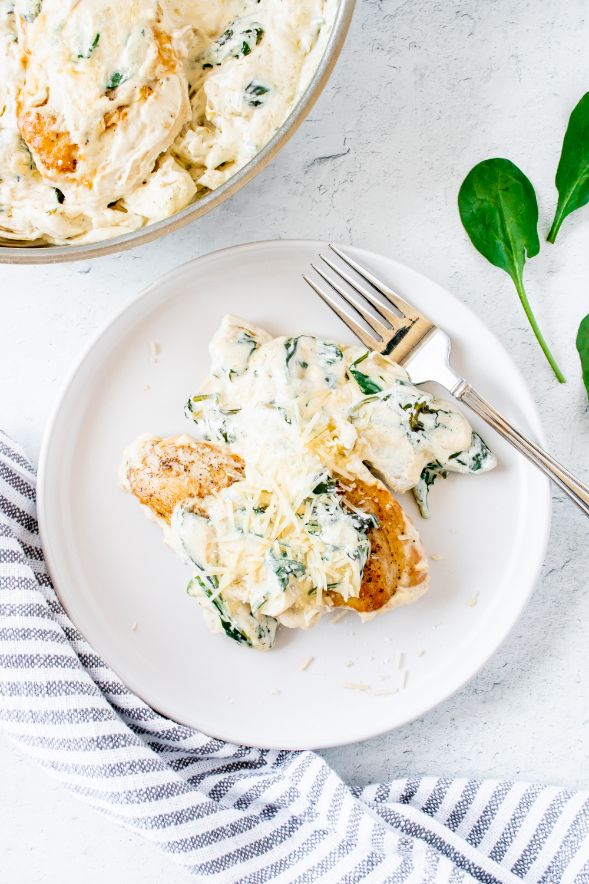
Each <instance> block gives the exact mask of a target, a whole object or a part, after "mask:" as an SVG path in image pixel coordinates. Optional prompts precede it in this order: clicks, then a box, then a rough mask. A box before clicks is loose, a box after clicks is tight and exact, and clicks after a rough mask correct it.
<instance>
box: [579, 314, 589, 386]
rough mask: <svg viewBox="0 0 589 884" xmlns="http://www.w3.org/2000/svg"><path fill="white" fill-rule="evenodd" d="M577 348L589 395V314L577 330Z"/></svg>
mask: <svg viewBox="0 0 589 884" xmlns="http://www.w3.org/2000/svg"><path fill="white" fill-rule="evenodd" d="M577 350H578V352H579V359H580V360H581V368H582V370H583V383H584V384H585V389H586V390H587V395H588V396H589V315H587V316H586V317H585V319H583V320H581V325H580V326H579V331H578V332H577Z"/></svg>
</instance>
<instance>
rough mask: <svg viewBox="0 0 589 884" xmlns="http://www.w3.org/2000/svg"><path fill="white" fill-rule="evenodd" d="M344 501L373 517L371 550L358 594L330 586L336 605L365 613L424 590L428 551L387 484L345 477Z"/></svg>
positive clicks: (415, 596) (391, 605)
mask: <svg viewBox="0 0 589 884" xmlns="http://www.w3.org/2000/svg"><path fill="white" fill-rule="evenodd" d="M342 493H343V498H344V503H348V504H349V505H350V506H351V508H352V509H354V510H361V511H362V512H363V513H369V514H372V515H374V516H375V517H376V520H377V522H378V525H377V527H373V528H371V529H370V530H369V531H368V538H369V540H370V555H369V557H368V560H367V562H366V565H365V568H364V574H363V576H362V586H361V589H360V596H359V597H356V598H354V597H351V598H349V599H347V600H345V599H343V598H342V596H341V595H338V593H336V592H333V591H331V592H330V593H329V596H330V598H331V600H332V602H333V604H334V605H335V606H336V607H347V608H353V609H354V611H357V613H358V614H361V615H363V617H364V619H368V618H369V617H370V616H371V615H373V614H375V613H376V612H377V611H384V610H390V609H391V608H394V607H397V606H398V605H406V604H410V603H412V602H414V601H416V600H417V599H418V598H419V597H420V596H422V595H423V594H424V593H425V592H426V591H427V588H428V585H429V571H428V563H427V557H426V555H425V553H424V550H423V547H422V545H421V542H420V540H419V536H418V534H417V531H416V530H415V527H414V526H413V523H412V522H411V521H410V519H409V517H408V516H407V514H406V513H405V511H404V510H403V508H402V506H401V505H400V503H399V502H398V501H397V500H396V499H395V498H394V497H393V495H392V494H391V492H390V491H389V490H388V488H385V486H384V485H383V484H382V483H380V482H376V481H375V482H374V483H370V484H368V483H365V482H361V481H360V480H356V481H353V482H350V480H348V479H346V481H345V485H344V486H343V487H342Z"/></svg>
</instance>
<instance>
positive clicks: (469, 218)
mask: <svg viewBox="0 0 589 884" xmlns="http://www.w3.org/2000/svg"><path fill="white" fill-rule="evenodd" d="M458 209H459V211H460V219H461V221H462V223H463V225H464V229H465V230H466V232H467V233H468V235H469V237H470V239H471V242H472V244H473V246H474V247H475V249H477V250H478V251H479V252H480V253H481V255H483V256H484V257H485V258H486V259H487V261H490V262H491V264H494V265H495V266H496V267H500V268H501V269H502V270H505V272H506V273H509V275H510V276H511V278H512V280H513V282H514V284H515V288H516V291H517V293H518V295H519V299H520V301H521V304H522V307H523V308H524V311H525V314H526V316H527V317H528V320H529V323H530V325H531V327H532V330H533V332H534V334H535V336H536V339H537V341H538V343H539V344H540V347H541V348H542V351H543V353H544V355H545V356H546V359H547V360H548V362H549V364H550V367H551V368H552V370H553V372H554V374H555V375H556V378H557V379H558V380H559V381H560V383H561V384H564V382H565V378H564V375H563V374H562V372H561V370H560V368H559V367H558V365H557V364H556V361H555V359H554V356H553V355H552V353H551V352H550V350H549V348H548V344H547V343H546V341H545V340H544V338H543V336H542V332H541V331H540V329H539V327H538V323H537V322H536V318H535V316H534V314H533V312H532V308H531V306H530V302H529V301H528V296H527V295H526V291H525V289H524V283H523V270H524V264H525V262H526V258H533V257H534V255H537V254H538V252H539V251H540V241H539V239H538V202H537V200H536V194H535V193H534V188H533V187H532V184H531V182H530V181H529V179H528V178H526V176H525V175H524V174H523V172H522V171H520V169H518V168H517V166H514V164H513V163H512V162H510V161H509V160H504V159H490V160H484V161H483V162H482V163H479V164H478V165H477V166H475V167H474V169H471V171H470V172H469V173H468V175H467V176H466V178H465V179H464V182H463V184H462V187H461V188H460V193H459V194H458Z"/></svg>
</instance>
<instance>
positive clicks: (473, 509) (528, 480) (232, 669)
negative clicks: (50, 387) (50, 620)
mask: <svg viewBox="0 0 589 884" xmlns="http://www.w3.org/2000/svg"><path fill="white" fill-rule="evenodd" d="M320 248H323V244H320V243H313V242H271V243H254V244H251V245H247V246H241V247H238V248H233V249H228V250H225V251H221V252H216V253H214V254H212V255H208V256H206V257H204V258H201V259H200V260H198V261H193V262H191V263H190V264H186V265H184V266H183V267H180V268H179V269H178V270H175V271H174V272H173V273H170V274H169V275H168V276H166V277H165V278H164V279H162V280H160V281H159V282H157V283H156V284H155V285H153V286H151V287H150V288H149V289H148V290H147V291H146V292H144V293H143V294H142V295H141V296H140V297H139V298H138V299H137V300H136V301H135V302H134V303H132V304H131V305H130V306H129V307H127V308H126V309H125V310H124V311H123V312H122V313H121V314H120V315H119V316H118V317H116V318H115V319H114V320H113V321H112V322H111V323H110V324H109V325H108V326H107V328H106V329H105V330H104V331H103V332H102V333H101V334H100V335H99V336H98V337H97V338H96V340H95V341H94V342H93V343H92V345H91V346H90V348H89V349H88V350H87V352H86V354H85V356H84V357H83V358H82V360H81V361H80V363H79V364H78V366H77V367H76V369H75V370H74V372H73V373H72V375H71V377H70V378H69V381H68V383H67V384H66V387H65V390H64V392H63V393H62V395H61V398H60V400H59V403H58V406H57V408H56V411H55V413H54V415H53V418H52V420H51V421H50V424H49V427H48V430H47V434H46V438H45V442H44V446H43V451H42V454H41V464H40V475H39V521H40V527H41V534H42V538H43V542H44V546H45V552H46V555H47V561H48V564H49V569H50V572H51V575H52V577H53V580H54V583H55V586H56V589H57V592H58V593H59V596H60V598H61V600H62V602H63V604H64V606H65V607H66V609H67V611H68V612H69V614H70V616H71V618H72V620H73V621H74V622H75V623H76V624H77V626H78V627H79V629H80V630H81V631H82V633H83V634H84V635H85V636H86V637H87V639H88V640H89V641H90V643H91V644H92V645H93V646H94V648H95V649H96V650H97V651H98V652H99V653H100V654H101V655H102V657H103V658H104V659H105V660H106V661H107V662H108V663H109V664H110V666H111V667H112V668H113V669H114V670H115V671H116V672H117V673H118V674H119V676H120V677H121V678H122V679H123V680H124V681H125V682H126V684H127V685H128V686H129V687H130V688H131V689H132V690H133V691H135V692H136V693H137V694H139V695H140V696H141V697H143V698H144V699H145V700H146V701H147V702H148V703H150V704H151V705H152V706H153V707H155V708H156V709H158V710H159V711H161V712H162V713H164V714H165V715H167V716H169V717H170V718H172V719H175V720H177V721H180V722H183V723H185V724H188V725H192V726H194V727H196V728H199V729H200V730H202V731H205V732H206V733H207V734H210V735H212V736H215V737H221V738H223V739H227V740H232V741H235V742H243V743H248V744H252V745H257V746H267V747H280V748H293V749H294V748H297V749H301V748H319V747H324V746H333V745H338V744H342V743H347V742H352V741H355V740H361V739H364V738H367V737H371V736H374V735H376V734H379V733H382V732H384V731H387V730H390V729H392V728H395V727H399V726H400V725H402V724H404V723H406V722H408V721H411V720H412V719H414V718H416V717H417V716H419V715H422V714H423V713H425V712H427V711H428V710H430V709H431V708H432V707H434V706H435V705H436V704H437V703H440V702H441V701H442V700H444V699H446V698H447V697H448V696H450V694H452V693H453V692H454V691H456V690H457V689H458V688H459V687H461V686H462V685H464V683H465V682H466V681H468V679H470V678H472V676H473V675H474V674H475V673H476V672H477V670H478V669H479V667H480V666H481V665H482V664H483V663H484V662H485V661H486V660H487V659H488V658H489V657H490V655H491V654H492V653H493V652H494V651H495V650H496V649H497V648H498V646H499V645H500V643H501V642H502V640H503V639H504V638H505V636H506V635H507V633H508V632H509V630H510V629H511V627H512V626H513V624H514V622H515V621H516V619H517V617H518V615H519V614H520V612H521V610H522V608H523V607H524V605H525V603H526V600H527V599H528V597H529V595H530V593H531V591H532V589H533V586H534V582H535V580H536V578H537V575H538V571H539V568H540V565H541V563H542V559H543V556H544V552H545V548H546V542H547V536H548V528H549V522H550V502H549V500H550V498H549V487H548V481H547V480H546V479H545V478H544V477H543V476H541V474H540V473H539V472H538V471H537V470H535V469H534V468H532V467H531V466H529V465H528V464H527V463H526V462H525V461H524V460H523V458H521V457H519V456H518V455H517V454H516V453H515V452H514V451H512V450H511V449H510V447H509V446H508V445H507V444H506V443H503V442H502V440H500V439H499V438H498V437H497V436H496V435H495V434H494V433H493V432H492V431H491V430H489V429H485V428H483V427H482V426H481V425H480V424H479V422H478V421H476V420H473V424H474V426H475V427H476V428H477V429H478V430H479V431H481V432H482V433H483V435H484V436H485V438H486V439H487V440H488V442H489V443H490V444H491V446H492V447H493V449H494V450H495V452H496V453H497V455H498V457H499V459H500V467H499V468H498V469H497V470H496V471H494V472H492V473H490V474H487V475H484V476H478V477H468V476H466V477H461V476H454V477H451V478H450V479H448V480H447V481H445V482H441V483H439V485H436V487H435V488H434V490H433V492H432V497H431V500H432V508H433V517H432V518H431V520H430V521H429V522H425V521H423V520H422V519H420V518H419V516H418V515H417V512H416V509H415V507H414V505H413V502H412V500H411V497H410V496H407V495H406V496H405V499H404V501H403V502H404V504H405V506H406V507H407V509H408V510H409V512H410V513H411V515H412V516H413V518H414V519H415V521H416V524H417V526H418V528H419V530H420V532H421V535H422V538H423V541H424V544H425V547H426V549H427V550H428V551H429V553H431V554H434V555H435V556H436V559H435V560H434V561H432V564H431V571H432V581H431V589H430V591H429V593H428V594H427V595H426V596H425V597H424V598H423V599H422V600H420V601H419V602H417V603H416V604H415V605H413V606H411V607H409V608H403V609H400V610H397V611H393V612H392V613H390V614H387V615H384V616H382V617H380V618H376V619H375V620H374V621H372V622H371V623H368V624H362V623H361V622H360V621H359V620H358V619H356V616H355V615H354V614H352V613H350V614H349V615H347V616H346V618H345V619H343V620H342V621H340V622H339V623H337V624H333V623H331V622H330V621H329V619H327V618H326V619H324V621H323V622H322V623H320V624H319V626H318V627H316V628H315V629H312V630H309V631H308V632H298V631H294V632H289V631H288V630H284V629H283V630H281V633H280V641H279V642H278V646H277V647H276V648H275V649H274V650H273V651H271V652H269V653H266V654H264V653H258V652H255V651H252V650H250V649H248V648H244V647H242V646H239V645H237V644H233V643H232V642H230V641H229V640H227V639H226V638H225V637H224V636H221V635H213V634H211V633H209V632H208V631H207V629H206V627H205V625H204V622H203V619H202V615H201V612H200V610H199V608H198V606H197V605H196V604H195V602H194V600H192V599H190V598H189V597H188V596H187V595H186V594H185V592H184V586H185V585H186V583H187V580H188V577H189V572H188V570H187V569H186V568H185V566H183V565H182V564H181V563H180V562H179V561H178V560H177V559H176V558H175V557H174V555H173V553H171V552H170V551H169V549H167V548H166V547H165V546H164V545H163V543H162V540H161V536H160V531H159V529H158V528H157V527H156V526H155V525H153V524H150V523H149V522H148V521H147V520H146V519H145V517H144V515H143V513H142V512H141V510H140V509H139V506H138V505H137V503H136V502H135V501H134V500H133V499H132V498H131V497H130V495H127V494H124V493H123V492H121V491H120V490H119V488H118V485H117V468H118V465H119V461H120V457H121V452H122V451H123V449H124V447H125V446H126V444H127V443H128V442H129V441H130V440H132V439H134V438H135V437H136V436H137V435H138V434H139V433H144V432H148V433H157V434H168V433H178V432H180V431H183V430H187V431H188V432H190V425H189V423H188V422H187V421H186V419H185V418H184V417H183V405H184V402H185V400H186V399H187V398H188V395H189V394H190V393H192V392H193V391H194V390H196V389H197V388H198V385H199V383H200V381H201V380H202V379H203V378H204V376H205V375H206V373H207V369H208V352H207V343H208V341H209V339H210V337H211V335H212V334H213V332H214V331H215V329H216V327H217V325H218V324H219V321H220V320H221V318H222V316H223V315H224V314H225V313H227V312H232V313H238V314H241V315H242V316H244V317H246V318H247V319H248V320H250V321H251V322H254V323H256V324H259V325H261V326H263V327H264V328H267V329H269V331H271V332H274V333H276V334H284V333H300V332H303V331H306V332H312V333H316V334H319V335H325V336H330V337H333V338H335V339H336V340H342V341H350V340H352V339H351V338H350V335H349V333H348V331H347V329H346V328H345V327H344V326H343V325H342V324H341V323H340V322H339V320H338V319H337V318H336V317H334V316H333V315H332V314H331V312H330V311H329V310H328V308H327V307H325V306H324V305H323V304H322V302H321V301H320V300H319V299H318V298H316V297H315V296H314V295H313V294H312V292H311V291H310V289H308V288H307V286H306V285H305V283H304V282H303V280H302V279H301V273H302V272H303V271H304V270H305V269H306V268H307V267H308V264H309V262H310V261H311V260H312V259H313V258H315V256H316V255H317V252H318V251H319V250H320ZM350 251H351V252H352V254H355V255H357V256H358V258H359V259H360V260H363V261H365V262H366V263H367V264H369V265H371V266H372V267H373V268H374V269H375V270H376V272H377V273H378V274H379V275H380V276H381V277H383V278H385V279H388V280H390V282H392V284H393V288H395V289H396V290H397V291H398V292H399V294H400V295H401V296H403V297H406V298H407V299H408V300H411V301H414V302H415V303H416V304H417V305H418V306H419V307H422V308H423V309H424V310H425V311H426V312H427V313H428V315H429V316H431V317H432V318H433V319H434V320H435V321H437V322H438V323H439V324H440V325H441V326H442V327H444V328H445V329H446V330H447V331H449V332H450V333H451V336H452V338H453V340H454V361H455V363H456V367H457V368H458V369H459V370H461V371H462V372H463V373H464V375H465V376H466V377H467V378H468V379H469V380H471V382H472V383H474V384H478V385H480V389H481V391H482V392H483V393H484V394H486V395H487V396H488V397H489V398H490V399H491V401H493V402H494V403H496V404H497V406H498V407H499V408H501V409H503V410H504V412H505V413H506V415H507V416H508V417H512V418H513V419H515V420H516V421H517V422H518V423H519V424H520V425H521V426H522V428H523V429H524V430H528V431H529V432H530V434H531V435H532V436H533V437H536V438H539V437H540V436H541V428H540V424H539V420H538V416H537V413H536V409H535V407H534V404H533V402H532V399H531V396H530V393H529V391H528V389H527V387H526V384H525V382H524V380H523V378H522V377H521V375H520V374H519V372H518V371H517V369H516V367H515V366H514V364H513V362H512V361H511V359H510V357H509V356H508V354H507V353H506V352H505V350H504V349H503V347H502V346H501V344H500V343H499V341H498V340H497V339H496V338H495V337H494V336H493V335H492V334H491V332H490V331H489V330H488V329H487V328H486V327H485V325H484V324H483V323H482V322H481V320H479V319H478V318H477V317H476V316H474V315H473V314H472V313H471V312H470V310H468V309H467V308H466V307H465V306H464V305H463V304H461V303H460V302H459V301H457V300H455V299H454V298H453V297H452V296H451V295H450V294H448V292H445V291H444V290H443V289H441V288H439V287H438V286H437V285H435V284H434V283H433V282H430V281H429V280H427V279H425V278H424V277H422V276H420V275H419V274H417V273H415V272H414V271H413V270H410V269H408V268H407V267H404V266H402V265H401V264H398V263H396V262H395V261H392V260H390V259H388V258H384V257H380V256H377V255H373V254H370V253H367V252H362V251H361V250H359V249H350ZM153 344H157V345H158V347H159V351H160V352H159V357H158V358H157V361H155V360H154V358H153V352H152V351H153V346H151V345H153ZM437 556H441V557H442V558H441V559H439V560H438V558H437ZM311 657H312V658H314V659H313V662H312V663H311V664H310V665H309V666H308V668H307V669H306V670H304V671H302V666H303V664H304V663H305V662H306V661H308V660H309V658H311Z"/></svg>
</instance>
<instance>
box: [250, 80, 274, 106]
mask: <svg viewBox="0 0 589 884" xmlns="http://www.w3.org/2000/svg"><path fill="white" fill-rule="evenodd" d="M269 92H271V88H270V86H265V85H264V84H263V83H260V81H259V80H252V81H251V83H248V85H247V86H246V87H245V100H246V103H247V104H249V106H250V107H261V106H262V105H263V104H264V101H265V100H266V99H265V97H264V96H266V95H267V94H268V93H269Z"/></svg>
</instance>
